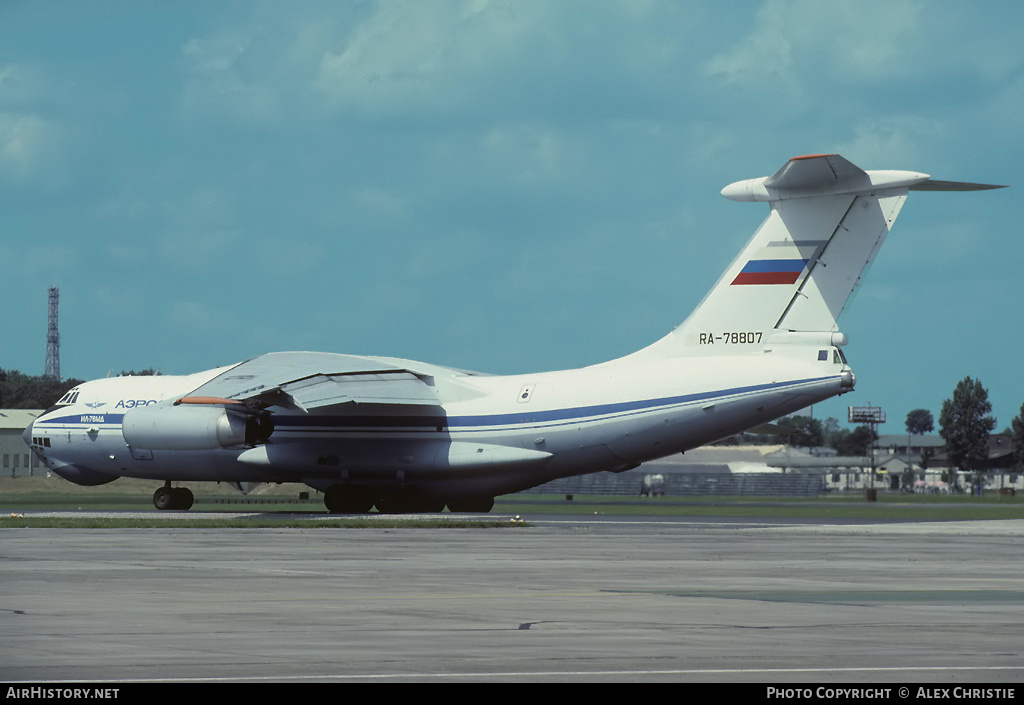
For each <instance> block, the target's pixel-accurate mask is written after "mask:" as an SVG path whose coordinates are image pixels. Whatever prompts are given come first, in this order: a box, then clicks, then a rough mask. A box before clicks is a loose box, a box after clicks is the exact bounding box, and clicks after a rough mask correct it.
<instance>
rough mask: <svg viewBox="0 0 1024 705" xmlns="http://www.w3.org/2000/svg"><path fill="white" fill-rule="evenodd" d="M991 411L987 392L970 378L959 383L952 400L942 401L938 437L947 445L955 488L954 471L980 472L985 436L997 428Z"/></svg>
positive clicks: (986, 439) (985, 443)
mask: <svg viewBox="0 0 1024 705" xmlns="http://www.w3.org/2000/svg"><path fill="white" fill-rule="evenodd" d="M991 411H992V404H991V403H990V402H989V400H988V391H987V390H986V389H985V388H984V387H983V386H981V382H979V381H978V380H976V379H971V378H970V377H964V378H963V379H962V380H960V382H959V383H958V384H957V385H956V389H954V390H953V398H952V399H947V400H945V401H944V402H942V411H941V412H940V413H939V435H940V436H942V440H944V441H945V442H946V455H947V457H948V458H949V463H950V474H949V483H950V484H951V485H954V486H955V485H956V470H961V471H963V472H980V471H981V470H982V469H983V466H984V464H985V461H986V460H988V436H989V434H990V433H991V432H992V429H994V428H995V427H996V420H995V419H994V418H992V417H991V416H989V413H990V412H991Z"/></svg>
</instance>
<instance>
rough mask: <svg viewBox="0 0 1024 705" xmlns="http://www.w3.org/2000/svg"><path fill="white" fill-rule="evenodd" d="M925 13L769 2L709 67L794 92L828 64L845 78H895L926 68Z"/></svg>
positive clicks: (880, 5)
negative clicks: (923, 56)
mask: <svg viewBox="0 0 1024 705" xmlns="http://www.w3.org/2000/svg"><path fill="white" fill-rule="evenodd" d="M924 16H925V9H924V7H923V5H922V4H921V3H919V2H899V3H891V2H886V1H885V0H874V1H872V2H858V3H837V2H818V1H817V0H767V1H766V2H765V3H764V4H763V5H762V6H761V8H760V9H759V10H758V12H757V15H756V17H755V20H754V26H753V29H752V30H751V31H750V32H749V34H747V35H746V36H745V37H743V38H742V39H740V41H739V42H737V43H735V44H734V45H733V47H732V48H730V49H729V50H727V51H724V52H721V53H719V54H717V55H715V56H714V57H712V58H711V59H710V60H708V61H707V62H706V64H705V73H706V74H707V75H709V76H711V77H714V78H718V79H720V80H722V81H724V82H725V83H727V84H729V85H735V86H741V87H743V88H746V89H760V90H766V91H773V90H777V91H784V92H785V93H787V94H790V95H803V94H804V93H805V92H806V91H807V88H808V86H807V83H808V80H809V77H811V76H813V75H815V74H819V73H820V72H821V68H822V64H823V63H824V64H826V65H827V66H828V73H829V74H830V75H831V76H833V77H834V78H836V79H842V80H844V81H862V80H892V79H893V78H894V77H895V76H902V75H906V74H907V73H909V72H912V71H914V70H915V69H916V68H918V67H920V66H921V61H920V55H919V52H918V50H919V49H920V45H921V40H922V38H923V36H924V35H925V33H926V32H927V31H928V23H926V22H925V21H924Z"/></svg>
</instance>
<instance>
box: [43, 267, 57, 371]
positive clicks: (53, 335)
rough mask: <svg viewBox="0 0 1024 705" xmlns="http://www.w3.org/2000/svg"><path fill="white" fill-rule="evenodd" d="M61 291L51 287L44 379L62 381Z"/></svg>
mask: <svg viewBox="0 0 1024 705" xmlns="http://www.w3.org/2000/svg"><path fill="white" fill-rule="evenodd" d="M59 301H60V291H59V290H58V289H57V287H55V286H51V287H50V323H49V325H48V326H47V328H46V369H45V370H44V371H43V377H46V378H48V379H57V380H59V379H60V331H59V330H58V329H57V303H58V302H59Z"/></svg>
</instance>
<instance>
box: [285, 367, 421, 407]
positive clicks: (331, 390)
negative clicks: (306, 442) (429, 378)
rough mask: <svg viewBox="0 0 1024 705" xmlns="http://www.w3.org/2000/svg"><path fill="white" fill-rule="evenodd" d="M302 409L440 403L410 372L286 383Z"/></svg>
mask: <svg viewBox="0 0 1024 705" xmlns="http://www.w3.org/2000/svg"><path fill="white" fill-rule="evenodd" d="M280 389H281V391H282V392H284V393H285V394H288V395H289V396H290V397H291V398H292V399H293V400H294V401H295V403H296V405H298V406H299V407H300V408H304V409H317V408H322V407H325V406H335V405H337V404H346V403H355V404H436V403H437V396H435V395H434V392H433V390H432V389H431V388H430V387H429V386H427V384H426V383H425V382H424V381H423V380H422V379H420V378H419V377H417V376H416V375H414V374H413V373H412V372H409V371H407V370H387V371H381V372H366V373H348V374H340V375H335V374H317V375H314V376H312V377H307V378H306V379H301V380H297V381H295V382H288V383H286V384H282V385H281V387H280Z"/></svg>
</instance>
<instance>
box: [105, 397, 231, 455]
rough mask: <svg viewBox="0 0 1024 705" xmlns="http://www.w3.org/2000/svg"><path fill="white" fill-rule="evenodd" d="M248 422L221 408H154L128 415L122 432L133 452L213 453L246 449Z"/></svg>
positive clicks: (140, 409) (142, 408) (160, 406)
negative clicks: (202, 451)
mask: <svg viewBox="0 0 1024 705" xmlns="http://www.w3.org/2000/svg"><path fill="white" fill-rule="evenodd" d="M248 421H249V419H248V418H247V417H246V416H243V415H241V414H234V413H231V412H230V411H226V410H225V409H223V408H221V407H219V406H185V405H182V406H163V405H157V404H151V405H149V406H141V407H136V408H134V409H131V410H130V411H128V412H126V413H125V415H124V420H123V421H122V425H121V432H122V433H123V434H124V439H125V441H127V442H128V445H130V446H132V447H133V448H145V449H147V450H213V449H217V448H233V447H238V446H243V445H245V444H246V440H247V436H246V427H247V425H251V424H248Z"/></svg>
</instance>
